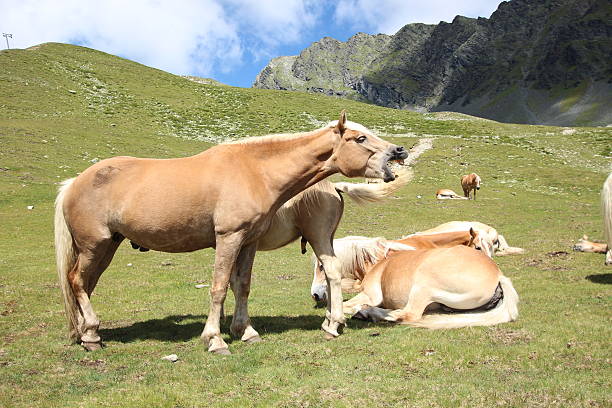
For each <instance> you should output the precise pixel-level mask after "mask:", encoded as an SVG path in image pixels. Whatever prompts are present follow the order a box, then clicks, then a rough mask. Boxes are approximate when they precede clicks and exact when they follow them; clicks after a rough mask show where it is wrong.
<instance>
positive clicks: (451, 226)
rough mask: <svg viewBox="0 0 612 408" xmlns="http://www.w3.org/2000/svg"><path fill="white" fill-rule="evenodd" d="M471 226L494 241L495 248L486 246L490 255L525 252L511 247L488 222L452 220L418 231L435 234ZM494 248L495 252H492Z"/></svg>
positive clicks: (488, 240) (468, 228)
mask: <svg viewBox="0 0 612 408" xmlns="http://www.w3.org/2000/svg"><path fill="white" fill-rule="evenodd" d="M471 228H473V229H475V230H476V231H478V232H479V233H480V234H481V235H482V234H484V235H486V236H487V237H488V239H487V240H486V241H485V242H492V243H493V248H492V249H489V248H486V249H485V251H487V252H489V254H490V255H493V253H494V254H495V255H497V256H500V255H516V254H522V253H524V252H525V250H524V249H523V248H517V247H511V246H509V245H508V242H507V241H506V238H504V236H503V235H502V234H499V233H498V232H497V230H496V229H495V228H493V227H491V226H489V225H487V224H483V223H482V222H478V221H450V222H445V223H444V224H440V225H438V226H437V227H434V228H430V229H428V230H425V231H421V232H417V233H416V234H417V235H420V234H425V235H429V234H434V233H439V232H450V231H469V230H470V229H471ZM493 250H494V252H492V251H493Z"/></svg>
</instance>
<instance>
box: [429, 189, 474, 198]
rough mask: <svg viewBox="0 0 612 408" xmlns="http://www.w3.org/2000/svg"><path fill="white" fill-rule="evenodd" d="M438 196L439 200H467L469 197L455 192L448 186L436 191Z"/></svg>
mask: <svg viewBox="0 0 612 408" xmlns="http://www.w3.org/2000/svg"><path fill="white" fill-rule="evenodd" d="M436 198H437V199H438V200H467V197H461V196H460V195H459V194H457V193H455V192H454V191H453V190H449V189H448V188H441V189H439V190H438V191H436Z"/></svg>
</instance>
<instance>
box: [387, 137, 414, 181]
mask: <svg viewBox="0 0 612 408" xmlns="http://www.w3.org/2000/svg"><path fill="white" fill-rule="evenodd" d="M406 158H408V152H407V151H406V149H404V147H403V146H392V147H391V148H390V149H389V151H388V152H387V160H386V162H385V164H384V166H383V173H384V176H383V181H384V182H385V183H388V182H390V181H393V180H395V174H393V172H392V171H391V169H390V168H389V162H392V161H397V162H399V163H400V164H403V163H404V159H406Z"/></svg>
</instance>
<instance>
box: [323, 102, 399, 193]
mask: <svg viewBox="0 0 612 408" xmlns="http://www.w3.org/2000/svg"><path fill="white" fill-rule="evenodd" d="M329 128H330V129H331V130H332V132H333V134H334V135H335V137H337V139H338V143H337V144H336V146H335V147H334V150H333V154H332V157H331V158H330V160H329V162H330V164H331V165H332V166H334V167H335V168H336V169H337V170H338V171H339V172H340V173H342V174H343V175H345V176H347V177H361V176H365V177H369V178H379V179H383V180H384V181H385V182H389V181H393V180H395V175H394V174H393V172H392V171H391V170H390V169H389V166H388V163H389V161H392V160H398V161H401V160H403V159H405V158H407V157H408V153H407V152H406V150H405V149H404V148H403V147H402V146H396V145H394V144H392V143H389V142H386V141H384V140H382V139H381V138H379V137H378V136H376V135H374V134H373V133H372V132H371V131H370V130H368V129H367V128H365V127H364V126H363V125H360V124H358V123H353V122H349V121H347V120H346V113H345V112H344V111H342V113H341V114H340V119H339V120H338V121H334V122H331V123H330V124H329Z"/></svg>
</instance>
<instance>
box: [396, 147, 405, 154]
mask: <svg viewBox="0 0 612 408" xmlns="http://www.w3.org/2000/svg"><path fill="white" fill-rule="evenodd" d="M395 151H396V152H397V153H402V152H403V151H404V146H397V147H396V148H395Z"/></svg>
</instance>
